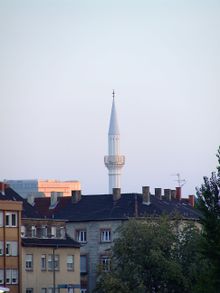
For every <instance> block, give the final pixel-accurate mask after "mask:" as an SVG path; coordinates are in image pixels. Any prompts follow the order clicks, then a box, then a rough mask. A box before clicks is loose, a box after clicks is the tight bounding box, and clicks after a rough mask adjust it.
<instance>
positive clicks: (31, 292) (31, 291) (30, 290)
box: [26, 288, 34, 293]
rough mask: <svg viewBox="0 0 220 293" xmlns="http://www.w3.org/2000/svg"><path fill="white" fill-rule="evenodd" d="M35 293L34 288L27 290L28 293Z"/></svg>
mask: <svg viewBox="0 0 220 293" xmlns="http://www.w3.org/2000/svg"><path fill="white" fill-rule="evenodd" d="M33 292H34V289H33V288H27V289H26V293H33Z"/></svg>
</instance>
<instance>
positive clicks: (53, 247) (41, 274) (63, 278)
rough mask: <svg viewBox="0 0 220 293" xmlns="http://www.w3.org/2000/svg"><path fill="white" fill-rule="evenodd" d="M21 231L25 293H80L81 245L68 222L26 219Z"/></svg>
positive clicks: (23, 286)
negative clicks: (71, 234)
mask: <svg viewBox="0 0 220 293" xmlns="http://www.w3.org/2000/svg"><path fill="white" fill-rule="evenodd" d="M21 231H22V288H23V290H22V292H23V293H54V292H56V293H79V292H80V245H79V243H78V242H76V241H74V240H73V239H72V238H70V237H68V236H67V235H66V233H65V222H64V221H60V220H59V221H56V220H46V219H45V220H42V219H38V220H36V219H35V220H34V219H23V221H22V228H21ZM54 289H55V290H54Z"/></svg>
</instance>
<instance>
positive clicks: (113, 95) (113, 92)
mask: <svg viewBox="0 0 220 293" xmlns="http://www.w3.org/2000/svg"><path fill="white" fill-rule="evenodd" d="M112 97H113V99H114V98H115V90H113V91H112Z"/></svg>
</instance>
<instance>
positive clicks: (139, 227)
mask: <svg viewBox="0 0 220 293" xmlns="http://www.w3.org/2000/svg"><path fill="white" fill-rule="evenodd" d="M178 227H179V223H177V222H172V221H170V220H169V219H168V218H166V217H161V218H160V219H157V220H154V221H153V220H146V221H140V220H139V221H138V220H130V221H128V222H127V223H124V224H123V225H122V227H121V228H120V232H119V237H118V239H117V240H116V241H115V243H114V246H113V249H112V270H111V272H110V273H101V275H100V277H99V281H98V283H97V286H96V289H95V292H97V293H107V292H108V293H125V292H126V293H142V292H143V293H147V292H169V293H172V292H175V293H178V292H181V293H183V292H187V293H189V292H193V286H194V283H195V280H196V279H197V272H199V266H200V261H199V257H198V255H197V252H196V250H197V248H196V247H197V244H198V243H197V240H198V239H199V234H198V231H197V230H196V228H195V226H190V228H183V229H178ZM195 235H196V236H198V237H194V236H195ZM189 248H190V251H189ZM194 254H196V255H197V256H195V255H194Z"/></svg>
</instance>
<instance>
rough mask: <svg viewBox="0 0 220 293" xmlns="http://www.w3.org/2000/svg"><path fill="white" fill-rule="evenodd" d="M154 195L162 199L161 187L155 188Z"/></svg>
mask: <svg viewBox="0 0 220 293" xmlns="http://www.w3.org/2000/svg"><path fill="white" fill-rule="evenodd" d="M155 197H156V198H158V199H162V189H161V188H155Z"/></svg>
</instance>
